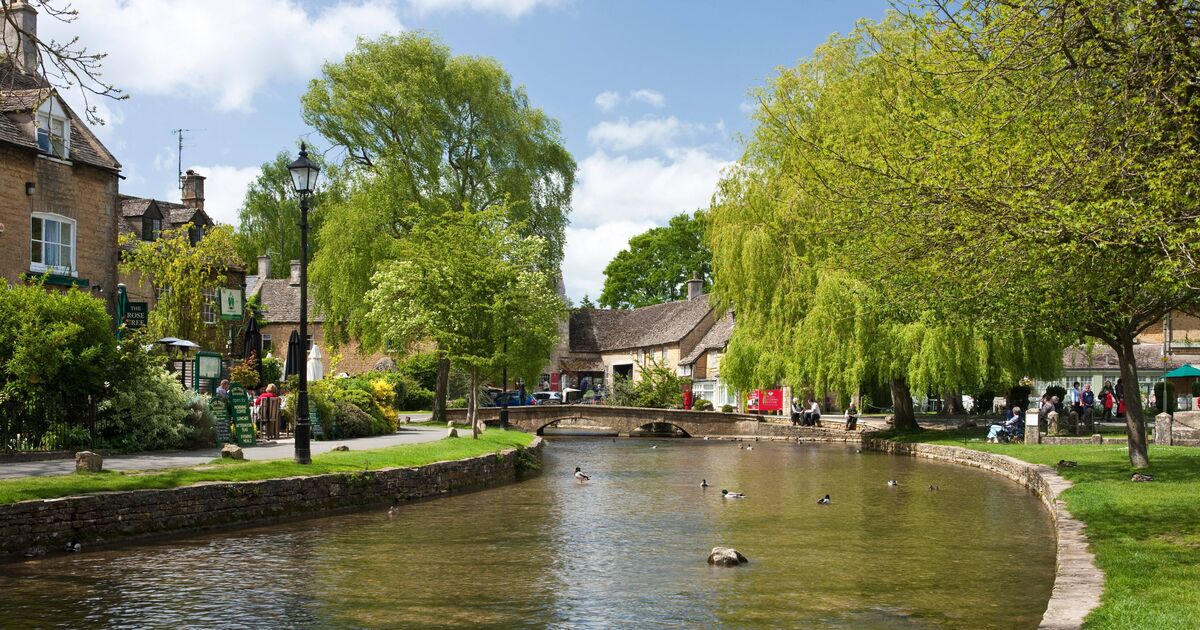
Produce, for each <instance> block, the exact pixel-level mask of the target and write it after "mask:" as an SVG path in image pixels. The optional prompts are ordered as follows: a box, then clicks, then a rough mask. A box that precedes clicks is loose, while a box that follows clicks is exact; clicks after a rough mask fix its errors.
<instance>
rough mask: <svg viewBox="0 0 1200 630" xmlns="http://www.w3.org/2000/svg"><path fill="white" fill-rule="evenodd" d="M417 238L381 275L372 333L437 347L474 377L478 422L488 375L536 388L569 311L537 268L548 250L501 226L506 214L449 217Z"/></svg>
mask: <svg viewBox="0 0 1200 630" xmlns="http://www.w3.org/2000/svg"><path fill="white" fill-rule="evenodd" d="M412 235H413V239H412V240H411V241H405V242H404V243H403V244H402V245H401V251H403V254H404V255H403V256H402V257H401V258H400V260H397V261H392V262H389V263H387V264H386V265H385V266H384V267H382V268H381V270H380V271H379V272H378V273H377V274H376V275H375V278H374V282H375V285H376V287H375V288H374V289H372V290H371V291H369V292H368V293H367V295H366V299H365V302H366V303H368V304H370V305H371V311H370V312H369V313H368V318H367V320H366V325H368V326H369V327H370V330H372V333H371V336H374V337H376V338H387V339H391V340H393V343H396V342H399V343H400V344H403V345H407V344H410V343H412V342H414V341H417V340H423V339H429V340H432V341H433V342H434V343H436V344H437V346H438V347H439V348H440V349H441V350H440V351H441V352H443V353H445V355H446V356H448V357H449V358H450V359H451V361H452V362H453V363H456V364H458V365H459V366H461V367H463V368H464V369H465V370H467V372H468V373H469V374H470V375H471V388H470V391H471V392H472V396H471V397H470V401H471V406H469V407H468V409H469V410H470V413H471V415H472V418H473V417H474V416H473V413H474V409H475V407H476V406H477V402H476V400H477V394H476V392H477V390H478V385H479V383H480V380H481V377H482V375H483V374H485V373H489V372H493V371H498V370H499V369H500V368H502V367H507V368H508V370H509V372H510V373H512V374H516V375H523V376H525V377H526V378H527V379H528V380H533V378H534V377H535V376H536V374H537V373H538V372H540V370H541V368H542V364H543V363H544V362H545V358H546V357H547V356H549V354H550V351H551V350H552V349H553V347H554V344H555V342H556V341H557V339H558V321H559V319H560V318H561V317H562V316H563V314H564V310H565V307H564V305H563V303H562V301H561V300H560V299H559V297H558V296H557V295H556V294H555V292H554V291H553V290H552V289H551V288H550V286H551V284H550V282H548V278H547V277H546V275H545V274H544V273H543V272H541V271H539V270H538V268H537V261H538V260H540V258H541V256H542V250H543V248H544V247H545V245H544V243H543V242H542V240H541V239H540V238H539V237H523V236H520V234H519V230H517V229H513V228H510V227H508V226H507V225H505V220H504V213H503V211H502V209H496V210H486V211H481V212H469V211H462V212H450V213H447V214H445V215H443V216H442V217H440V218H439V219H436V220H428V221H423V222H421V223H419V224H417V225H416V226H414V228H413V233H412ZM506 347H507V351H506V350H505V348H506Z"/></svg>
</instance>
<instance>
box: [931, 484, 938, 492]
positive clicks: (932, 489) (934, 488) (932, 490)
mask: <svg viewBox="0 0 1200 630" xmlns="http://www.w3.org/2000/svg"><path fill="white" fill-rule="evenodd" d="M938 490H941V488H939V487H937V484H932V485H930V486H929V491H930V492H937V491H938Z"/></svg>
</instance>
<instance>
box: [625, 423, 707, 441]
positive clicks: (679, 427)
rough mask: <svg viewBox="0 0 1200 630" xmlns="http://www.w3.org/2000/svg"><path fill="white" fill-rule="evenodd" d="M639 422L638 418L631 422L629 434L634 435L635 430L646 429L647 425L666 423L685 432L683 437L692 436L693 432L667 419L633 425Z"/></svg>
mask: <svg viewBox="0 0 1200 630" xmlns="http://www.w3.org/2000/svg"><path fill="white" fill-rule="evenodd" d="M637 422H638V421H637V420H634V421H633V422H630V423H629V426H630V427H631V428H630V429H629V434H631V435H632V434H633V432H634V431H638V430H641V429H644V428H646V427H651V426H654V425H656V424H657V425H665V426H669V427H672V428H674V429H678V430H679V432H680V433H682V434H683V437H692V434H691V432H690V431H688V429H687V427H685V426H683V425H680V424H676V423H674V422H670V421H667V420H654V421H652V422H646V423H643V424H641V425H638V426H633V425H635V424H637Z"/></svg>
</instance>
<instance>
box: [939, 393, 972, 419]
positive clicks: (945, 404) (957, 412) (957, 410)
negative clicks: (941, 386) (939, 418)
mask: <svg viewBox="0 0 1200 630" xmlns="http://www.w3.org/2000/svg"><path fill="white" fill-rule="evenodd" d="M966 412H967V411H966V410H965V409H963V405H962V392H960V391H958V390H951V391H947V392H943V393H942V414H943V415H947V416H961V415H963V414H965V413H966Z"/></svg>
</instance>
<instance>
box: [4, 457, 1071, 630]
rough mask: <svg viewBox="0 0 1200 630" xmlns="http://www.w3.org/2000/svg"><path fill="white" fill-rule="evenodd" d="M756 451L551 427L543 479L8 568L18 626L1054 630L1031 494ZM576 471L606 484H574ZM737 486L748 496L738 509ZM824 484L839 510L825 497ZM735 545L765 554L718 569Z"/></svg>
mask: <svg viewBox="0 0 1200 630" xmlns="http://www.w3.org/2000/svg"><path fill="white" fill-rule="evenodd" d="M652 445H657V446H658V448H651V446H652ZM753 446H754V448H753V450H743V449H739V448H738V446H737V445H736V444H735V443H731V442H717V441H703V440H694V439H693V440H682V439H676V440H671V439H663V440H650V439H623V440H615V441H613V440H610V439H608V438H604V439H579V438H573V439H551V440H550V442H549V443H548V444H547V446H546V451H545V455H546V461H545V469H544V471H543V474H542V475H541V476H539V477H537V478H535V479H531V480H527V481H524V482H522V483H519V484H515V485H510V486H505V487H502V488H497V489H493V490H488V491H485V492H477V493H473V494H467V495H460V496H454V497H449V498H444V499H438V500H433V501H425V502H420V503H415V504H411V505H406V506H403V507H402V508H401V513H400V514H399V515H398V516H396V517H389V516H388V515H387V513H386V510H382V509H381V510H373V511H368V512H360V513H356V514H350V515H343V516H334V517H328V518H320V519H311V520H304V521H299V522H293V523H287V524H282V525H272V526H266V527H256V528H246V529H243V530H238V531H225V532H220V533H216V534H207V535H200V536H192V537H188V538H176V539H172V540H170V541H165V542H159V543H153V544H139V545H131V546H125V547H119V548H111V549H104V550H97V551H95V552H85V553H82V554H77V555H65V556H57V557H51V558H46V559H41V560H37V561H30V562H25V563H19V564H9V565H4V566H2V567H0V574H2V575H0V610H3V615H4V617H3V621H2V622H0V625H3V626H4V627H48V626H61V627H106V628H184V627H189V628H190V627H208V628H215V627H221V628H284V627H306V628H326V627H332V628H356V627H362V628H378V627H403V626H428V625H436V626H470V627H479V626H490V627H514V626H524V627H548V626H549V627H571V628H577V627H578V628H590V627H634V626H637V627H644V626H659V627H662V626H674V627H716V626H727V627H831V628H930V627H946V628H951V627H952V628H1021V627H1026V628H1034V627H1036V626H1037V622H1038V620H1039V619H1040V617H1041V613H1042V611H1043V610H1044V608H1045V605H1046V602H1047V600H1048V599H1049V596H1050V589H1051V586H1052V582H1053V579H1054V543H1053V533H1052V529H1051V525H1050V522H1049V518H1048V516H1047V515H1046V514H1045V512H1044V510H1043V509H1042V508H1041V507H1040V504H1039V503H1038V501H1037V499H1036V498H1035V497H1034V496H1033V495H1032V494H1031V493H1029V492H1028V491H1027V490H1025V489H1024V488H1022V487H1020V486H1018V485H1016V484H1014V483H1012V482H1009V481H1006V480H1003V479H1001V478H998V477H995V476H993V475H989V474H987V473H983V472H980V471H976V470H973V469H969V468H965V467H960V466H954V465H950V464H941V463H936V462H929V461H924V460H918V459H913V458H908V457H901V456H892V455H885V454H879V453H855V449H854V447H842V446H829V445H798V444H782V443H757V444H754V445H753ZM575 466H581V467H582V468H583V469H584V471H585V472H587V473H589V474H591V475H592V479H591V481H589V482H586V483H577V482H576V481H575V480H574V479H573V477H572V474H571V472H572V471H573V470H574V467H575ZM702 478H707V479H708V481H709V483H710V484H712V487H710V488H707V489H702V488H701V487H700V480H701V479H702ZM888 479H896V480H898V481H899V482H900V483H899V485H898V486H897V487H889V486H888V485H887V483H886V482H887V480H888ZM931 484H937V485H938V486H939V488H940V490H938V491H936V492H935V491H931V490H930V489H929V486H930V485H931ZM721 488H729V489H731V490H736V491H739V492H743V493H745V494H746V498H745V499H741V500H728V499H725V500H723V499H722V498H721V495H720V490H721ZM826 493H828V494H830V495H831V497H832V501H833V502H832V505H829V506H821V505H817V499H818V498H819V497H821V496H824V495H825V494H826ZM717 545H728V546H733V547H736V548H737V549H738V550H740V551H741V552H742V553H743V554H745V555H746V556H748V557H749V559H750V563H749V564H747V565H743V566H741V567H738V568H715V567H710V566H709V565H708V564H707V563H706V561H705V560H706V558H707V555H708V552H709V550H710V549H711V548H712V547H714V546H717ZM85 551H86V550H85Z"/></svg>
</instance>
